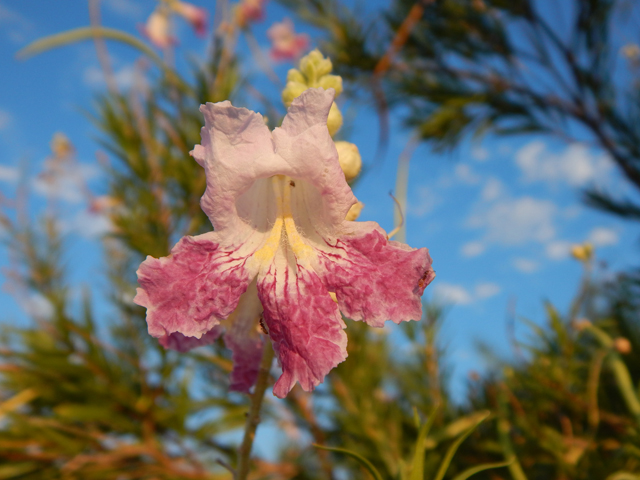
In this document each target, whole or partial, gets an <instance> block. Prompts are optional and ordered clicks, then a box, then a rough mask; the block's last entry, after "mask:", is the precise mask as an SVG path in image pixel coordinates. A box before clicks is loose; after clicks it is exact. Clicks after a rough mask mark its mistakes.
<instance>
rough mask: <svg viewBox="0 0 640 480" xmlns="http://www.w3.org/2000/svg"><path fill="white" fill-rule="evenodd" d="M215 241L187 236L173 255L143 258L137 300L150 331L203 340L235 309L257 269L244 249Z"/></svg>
mask: <svg viewBox="0 0 640 480" xmlns="http://www.w3.org/2000/svg"><path fill="white" fill-rule="evenodd" d="M216 239H217V236H216V234H215V233H207V234H204V235H199V236H197V237H183V238H182V239H181V240H180V241H179V242H178V243H177V244H176V246H175V247H173V249H172V250H171V255H170V256H168V257H163V258H160V259H156V258H153V257H150V256H149V257H147V259H146V260H145V261H144V262H142V264H141V265H140V268H139V269H138V271H137V274H138V283H139V284H140V287H141V288H138V292H137V295H136V297H135V298H134V302H135V303H137V304H138V305H141V306H143V307H146V308H147V325H148V327H149V334H150V335H152V336H154V337H163V336H165V335H170V334H172V333H174V332H179V333H182V334H183V335H185V336H187V337H196V338H200V337H201V336H202V335H204V334H205V333H207V332H209V331H210V330H211V329H213V328H214V327H216V326H217V325H219V324H220V320H221V319H224V318H227V317H228V316H229V315H230V314H231V312H233V310H234V309H235V308H236V306H237V305H238V301H239V300H240V295H242V294H243V293H244V292H245V290H246V289H247V286H248V285H249V283H250V282H251V280H252V279H253V278H254V277H255V274H256V272H253V271H251V270H250V269H249V268H248V267H247V266H246V263H247V258H246V255H243V254H242V253H241V249H240V248H236V249H229V248H226V249H225V248H222V247H221V246H220V244H219V243H217V242H216V241H215V240H216Z"/></svg>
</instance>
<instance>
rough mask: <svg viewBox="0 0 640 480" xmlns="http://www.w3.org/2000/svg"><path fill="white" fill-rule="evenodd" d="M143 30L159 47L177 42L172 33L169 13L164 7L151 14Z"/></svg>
mask: <svg viewBox="0 0 640 480" xmlns="http://www.w3.org/2000/svg"><path fill="white" fill-rule="evenodd" d="M142 31H143V33H144V34H145V35H146V36H147V38H148V39H149V40H150V41H151V43H153V44H154V45H155V46H156V47H158V48H167V47H170V46H171V45H173V44H174V43H175V39H174V38H173V37H172V36H171V33H170V21H169V14H168V12H167V11H166V10H165V9H163V8H160V9H156V10H154V11H153V13H152V14H151V15H149V18H148V19H147V23H146V24H145V25H144V27H142Z"/></svg>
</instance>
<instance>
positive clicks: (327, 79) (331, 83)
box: [318, 75, 342, 98]
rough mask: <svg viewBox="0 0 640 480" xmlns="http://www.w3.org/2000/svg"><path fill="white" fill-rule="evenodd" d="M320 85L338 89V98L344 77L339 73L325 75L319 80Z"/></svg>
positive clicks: (325, 87)
mask: <svg viewBox="0 0 640 480" xmlns="http://www.w3.org/2000/svg"><path fill="white" fill-rule="evenodd" d="M318 86H319V87H322V88H324V89H325V90H327V89H329V88H333V89H334V90H335V91H336V98H338V95H340V94H341V93H342V77H340V76H339V75H325V76H323V77H321V78H320V80H318Z"/></svg>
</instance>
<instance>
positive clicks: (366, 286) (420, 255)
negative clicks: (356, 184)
mask: <svg viewBox="0 0 640 480" xmlns="http://www.w3.org/2000/svg"><path fill="white" fill-rule="evenodd" d="M358 226H359V230H360V232H359V234H357V235H345V236H342V237H340V238H339V239H338V240H337V242H336V244H335V245H333V247H334V248H333V250H334V252H333V253H327V252H320V255H319V263H320V270H321V272H319V274H320V276H321V278H322V281H323V283H324V285H325V287H326V288H327V289H328V290H329V291H331V292H335V294H336V297H337V298H338V305H339V307H340V310H341V311H342V313H343V314H344V315H345V316H346V317H348V318H350V319H352V320H364V321H365V322H367V323H368V324H369V325H372V326H374V327H382V326H383V325H384V322H385V321H387V320H391V321H393V322H395V323H400V322H402V321H408V320H420V318H421V317H422V302H421V300H420V297H421V296H422V293H423V292H424V289H425V288H426V286H427V285H428V284H429V283H431V281H432V280H433V278H434V277H435V272H434V271H433V269H432V268H431V257H430V256H429V251H428V250H427V249H426V248H420V249H415V248H411V247H409V246H407V245H405V244H403V243H399V242H394V241H388V240H387V238H386V236H385V234H384V232H383V231H382V229H380V228H379V227H378V226H377V224H375V223H373V222H366V223H365V222H363V223H359V224H358Z"/></svg>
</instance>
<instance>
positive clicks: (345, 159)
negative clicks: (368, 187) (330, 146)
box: [336, 141, 362, 182]
mask: <svg viewBox="0 0 640 480" xmlns="http://www.w3.org/2000/svg"><path fill="white" fill-rule="evenodd" d="M336 150H338V160H339V161H340V166H341V167H342V171H343V172H344V177H345V178H346V179H347V182H350V181H351V180H353V179H355V178H356V177H357V176H358V174H359V173H360V170H361V169H362V158H361V157H360V151H359V150H358V147H357V146H355V145H354V144H353V143H350V142H342V141H340V142H336Z"/></svg>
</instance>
